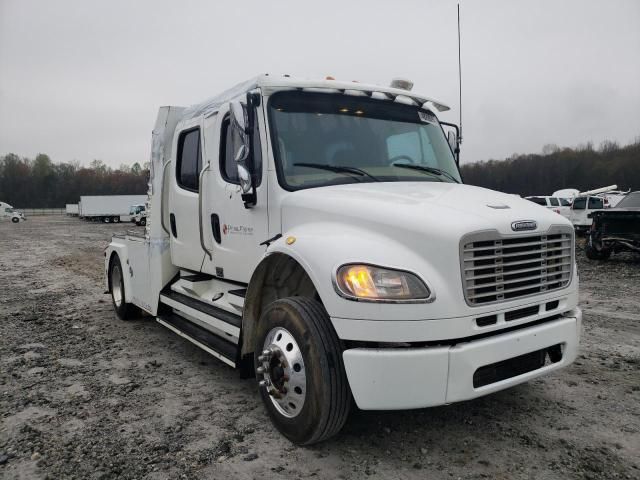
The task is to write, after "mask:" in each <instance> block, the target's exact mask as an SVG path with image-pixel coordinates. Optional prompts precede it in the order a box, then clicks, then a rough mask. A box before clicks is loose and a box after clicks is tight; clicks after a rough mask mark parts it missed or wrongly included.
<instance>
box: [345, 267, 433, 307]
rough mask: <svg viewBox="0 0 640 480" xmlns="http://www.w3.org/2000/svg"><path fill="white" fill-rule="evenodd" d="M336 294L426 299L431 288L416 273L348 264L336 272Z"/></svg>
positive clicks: (394, 299)
mask: <svg viewBox="0 0 640 480" xmlns="http://www.w3.org/2000/svg"><path fill="white" fill-rule="evenodd" d="M335 285H336V290H337V292H338V294H339V295H341V296H343V297H346V298H349V299H352V300H364V301H373V302H376V301H378V302H402V301H408V302H428V301H431V300H432V298H431V291H430V290H429V288H427V286H426V285H425V284H424V282H423V281H422V280H420V279H419V278H418V277H417V276H416V275H414V274H413V273H410V272H405V271H402V270H391V269H388V268H382V267H376V266H374V265H361V264H348V265H343V266H341V267H340V268H338V270H337V272H336V284H335Z"/></svg>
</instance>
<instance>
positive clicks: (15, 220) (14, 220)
mask: <svg viewBox="0 0 640 480" xmlns="http://www.w3.org/2000/svg"><path fill="white" fill-rule="evenodd" d="M11 221H12V222H13V223H18V222H19V221H20V219H19V218H18V217H11Z"/></svg>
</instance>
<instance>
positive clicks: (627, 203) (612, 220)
mask: <svg viewBox="0 0 640 480" xmlns="http://www.w3.org/2000/svg"><path fill="white" fill-rule="evenodd" d="M591 217H592V219H593V224H592V225H591V229H590V231H589V242H588V243H587V247H586V255H587V257H588V258H590V259H592V260H606V259H607V258H609V257H610V256H611V254H612V253H619V252H624V251H632V252H640V192H632V193H629V194H628V195H626V196H625V198H624V199H623V200H621V201H620V202H619V203H618V205H617V206H616V207H615V208H608V209H606V210H599V211H596V212H593V213H591Z"/></svg>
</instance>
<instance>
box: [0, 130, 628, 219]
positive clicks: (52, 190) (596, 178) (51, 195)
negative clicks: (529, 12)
mask: <svg viewBox="0 0 640 480" xmlns="http://www.w3.org/2000/svg"><path fill="white" fill-rule="evenodd" d="M461 170H462V175H463V178H464V181H465V183H468V184H471V185H477V186H481V187H486V188H490V189H493V190H499V191H502V192H507V193H515V194H519V195H522V196H527V195H545V194H546V195H550V194H551V193H552V192H553V191H555V190H560V189H562V188H577V189H578V190H581V191H585V190H590V189H593V188H598V187H604V186H608V185H612V184H617V185H618V186H619V187H620V188H622V189H627V188H631V189H632V190H640V137H638V138H637V139H636V140H635V141H634V142H632V143H631V144H629V145H626V146H619V145H618V144H616V143H615V142H610V141H605V142H603V143H602V144H601V145H600V146H599V147H598V148H594V146H593V145H592V144H590V143H588V144H586V145H580V146H578V147H575V148H569V147H564V148H560V147H558V146H556V145H546V146H545V147H544V148H543V149H542V153H540V154H525V155H521V154H517V155H512V156H511V157H509V158H507V159H505V160H486V161H481V162H476V163H470V164H465V165H462V168H461ZM148 175H149V171H148V165H147V164H145V165H140V164H139V163H134V164H133V165H131V166H128V165H121V166H120V167H119V168H117V169H113V168H111V167H109V166H107V165H105V163H104V162H102V161H101V160H93V161H92V162H91V163H90V165H89V166H88V167H85V166H81V165H80V163H79V162H62V163H54V162H52V161H51V159H50V158H49V156H48V155H46V154H39V155H37V156H36V157H35V158H34V159H30V158H25V157H19V156H18V155H16V154H13V153H9V154H7V155H5V156H4V157H0V201H2V202H6V203H9V204H10V205H13V206H14V207H16V208H47V207H48V208H62V207H64V206H65V204H67V203H77V202H78V200H79V199H80V196H81V195H142V194H145V193H146V192H147V179H148Z"/></svg>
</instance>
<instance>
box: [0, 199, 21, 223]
mask: <svg viewBox="0 0 640 480" xmlns="http://www.w3.org/2000/svg"><path fill="white" fill-rule="evenodd" d="M0 219H2V220H10V221H11V222H12V223H18V222H20V220H26V218H25V216H24V215H23V214H22V213H21V212H19V211H17V210H16V209H15V208H13V207H12V206H11V205H9V204H8V203H4V202H0Z"/></svg>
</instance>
